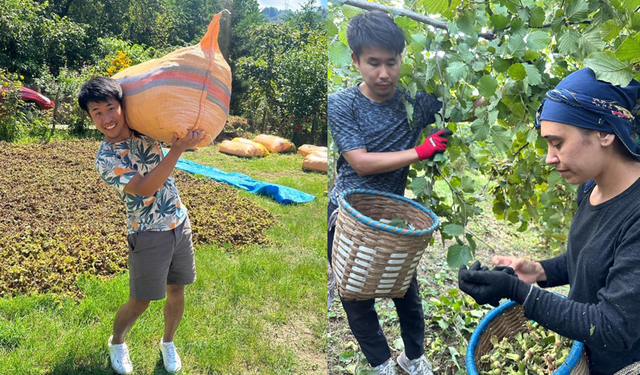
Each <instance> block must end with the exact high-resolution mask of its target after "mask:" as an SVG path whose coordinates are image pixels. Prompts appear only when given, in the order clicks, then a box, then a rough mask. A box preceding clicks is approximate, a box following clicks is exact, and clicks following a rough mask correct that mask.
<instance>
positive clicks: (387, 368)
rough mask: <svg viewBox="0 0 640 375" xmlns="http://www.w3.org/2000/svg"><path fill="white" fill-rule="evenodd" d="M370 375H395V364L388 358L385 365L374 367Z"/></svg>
mask: <svg viewBox="0 0 640 375" xmlns="http://www.w3.org/2000/svg"><path fill="white" fill-rule="evenodd" d="M371 373H373V374H375V375H396V362H395V361H394V360H393V359H392V358H389V359H388V360H387V361H386V362H385V363H383V364H381V365H378V366H376V367H374V368H373V371H372V372H371Z"/></svg>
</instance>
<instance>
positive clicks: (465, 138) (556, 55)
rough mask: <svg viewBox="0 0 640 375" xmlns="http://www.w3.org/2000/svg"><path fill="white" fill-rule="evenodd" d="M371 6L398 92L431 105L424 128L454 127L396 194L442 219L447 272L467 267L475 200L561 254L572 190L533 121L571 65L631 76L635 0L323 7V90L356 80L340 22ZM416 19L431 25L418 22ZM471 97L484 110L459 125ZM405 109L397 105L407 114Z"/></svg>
mask: <svg viewBox="0 0 640 375" xmlns="http://www.w3.org/2000/svg"><path fill="white" fill-rule="evenodd" d="M392 5H393V6H392ZM376 6H378V7H380V6H382V8H384V9H385V10H387V11H388V12H389V13H390V14H391V15H392V17H393V18H394V20H395V22H396V24H397V25H398V26H399V27H400V28H401V29H402V30H403V32H404V35H405V41H406V44H407V46H406V50H405V53H404V55H403V57H402V67H401V70H400V80H399V87H400V88H402V89H404V90H407V91H409V92H410V93H411V94H412V95H415V93H416V92H417V91H418V90H421V91H426V92H429V93H433V94H434V95H436V96H437V97H438V98H440V99H441V100H442V101H443V103H444V108H443V111H442V112H443V115H444V117H445V118H448V119H449V122H447V123H442V122H441V121H438V122H437V123H436V124H435V126H436V127H438V128H442V127H447V128H449V129H451V130H453V131H454V136H453V138H452V139H451V141H450V142H449V146H448V148H447V150H448V152H447V154H446V156H436V158H435V160H434V161H426V162H418V163H415V164H414V165H412V169H411V173H410V181H409V182H408V186H407V187H408V189H409V190H411V192H412V193H413V194H414V195H415V197H416V199H417V200H419V201H421V202H422V203H424V204H425V205H427V206H428V207H430V208H431V209H432V210H433V211H434V212H435V213H436V214H437V215H438V216H439V217H440V218H442V219H444V220H443V226H442V228H441V232H442V235H443V237H444V238H446V239H452V240H454V242H453V244H452V245H451V246H449V248H448V257H447V261H448V263H449V265H450V266H453V267H456V266H458V265H460V264H466V263H467V262H468V261H469V260H471V259H472V257H473V254H474V251H475V248H476V242H475V239H476V237H475V235H474V234H473V233H472V232H471V231H470V230H469V229H468V227H467V222H468V221H469V219H470V218H472V217H474V216H476V215H478V214H479V212H480V211H481V207H480V206H481V204H482V203H483V202H485V201H489V202H490V204H491V207H492V210H493V212H494V214H495V216H496V217H497V218H499V219H504V220H507V221H509V222H511V223H514V224H517V225H519V230H520V231H527V230H536V231H539V232H540V233H541V234H542V236H543V237H544V239H545V246H547V247H551V248H552V249H556V250H557V249H560V248H562V245H563V243H564V242H565V241H566V239H567V234H568V225H569V223H570V222H571V219H572V217H573V213H574V210H575V203H574V200H575V192H576V186H572V185H569V184H568V183H566V181H565V180H564V179H563V178H562V177H561V176H560V174H559V173H558V172H557V171H555V170H554V169H553V168H550V167H547V166H546V165H545V163H544V160H545V156H546V142H545V141H544V139H542V138H541V137H540V136H539V132H538V130H536V129H535V128H534V127H533V118H534V115H535V113H536V111H537V108H538V106H539V104H540V100H541V99H542V98H543V97H544V95H545V93H546V91H547V90H549V89H551V88H553V87H555V85H556V84H557V83H558V82H560V80H562V78H564V77H565V76H566V75H568V74H569V73H571V72H573V71H575V70H578V69H580V68H582V67H589V68H592V69H593V70H594V71H595V72H596V75H597V76H598V78H599V79H601V80H605V81H608V82H611V83H613V84H617V85H622V86H625V85H627V84H629V82H630V81H631V79H632V78H635V79H640V71H639V70H640V69H639V68H640V11H639V9H640V1H638V0H622V1H621V0H613V1H601V0H589V1H576V0H565V1H539V0H538V1H536V0H522V1H512V0H500V1H482V2H478V1H463V0H451V1H448V0H438V1H427V0H418V1H410V2H409V1H406V2H404V4H403V6H401V7H398V6H397V3H391V2H384V1H383V2H379V3H369V2H366V1H361V0H347V1H342V0H339V1H333V2H332V4H331V5H330V7H329V25H328V37H329V40H330V44H329V60H330V66H329V71H328V78H329V91H330V92H335V91H338V90H341V89H344V88H346V87H348V86H350V85H353V84H354V83H356V82H357V81H358V78H359V75H358V72H357V71H356V70H355V69H354V67H353V66H352V65H353V64H352V63H351V57H350V50H349V47H348V44H347V40H346V25H347V23H348V20H349V19H350V18H352V17H353V16H355V15H356V14H358V13H360V12H362V11H364V10H363V9H365V8H366V9H371V8H373V7H376ZM425 18H429V20H427V21H435V22H430V23H431V25H430V24H427V23H425ZM416 19H420V20H421V21H416ZM433 25H435V26H433ZM480 96H484V97H485V105H484V106H482V107H480V108H478V110H477V111H476V112H475V114H476V116H477V119H476V120H475V121H473V122H471V123H468V122H462V120H464V119H467V118H470V117H471V114H472V108H473V101H474V100H476V99H477V98H478V97H480ZM412 111H413V108H411V106H410V105H408V104H407V113H408V115H409V117H411V115H412ZM429 131H430V129H426V130H425V133H426V134H428V132H429ZM423 139H424V138H423ZM420 142H421V141H420ZM334 154H335V150H334ZM438 181H445V182H446V184H447V185H448V186H449V188H450V194H449V193H446V194H443V193H438V191H437V190H436V189H434V185H435V184H436V182H438Z"/></svg>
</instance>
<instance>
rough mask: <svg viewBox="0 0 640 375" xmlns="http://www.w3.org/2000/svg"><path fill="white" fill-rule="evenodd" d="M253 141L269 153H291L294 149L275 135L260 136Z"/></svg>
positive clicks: (291, 144)
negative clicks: (261, 145)
mask: <svg viewBox="0 0 640 375" xmlns="http://www.w3.org/2000/svg"><path fill="white" fill-rule="evenodd" d="M253 141H254V142H258V143H260V144H263V145H264V147H266V148H267V150H269V152H288V151H293V150H294V149H295V147H296V146H294V144H293V143H291V142H289V141H288V140H286V139H284V138H282V137H276V136H275V135H266V134H260V135H258V136H257V137H255V138H254V139H253Z"/></svg>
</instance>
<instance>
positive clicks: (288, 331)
mask: <svg viewBox="0 0 640 375" xmlns="http://www.w3.org/2000/svg"><path fill="white" fill-rule="evenodd" d="M311 325H312V324H310V322H308V321H304V320H302V319H299V318H294V319H292V320H291V321H288V322H287V323H286V324H285V325H281V326H276V327H274V328H273V329H269V330H268V331H269V332H272V333H273V338H272V339H271V340H272V341H273V342H275V343H276V344H278V345H282V346H285V347H288V348H292V349H293V350H294V351H295V357H296V359H297V362H298V364H299V368H298V370H299V371H300V372H299V373H300V374H309V375H326V374H327V357H326V355H325V354H324V353H323V352H321V351H319V350H318V348H319V347H322V339H321V338H318V337H317V336H316V335H315V334H314V333H313V331H312V330H311V329H310V328H309V327H310V326H311Z"/></svg>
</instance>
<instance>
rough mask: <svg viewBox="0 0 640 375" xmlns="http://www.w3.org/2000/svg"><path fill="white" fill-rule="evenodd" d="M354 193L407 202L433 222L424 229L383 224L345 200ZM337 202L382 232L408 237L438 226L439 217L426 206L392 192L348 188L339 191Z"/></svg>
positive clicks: (432, 229) (348, 211)
mask: <svg viewBox="0 0 640 375" xmlns="http://www.w3.org/2000/svg"><path fill="white" fill-rule="evenodd" d="M354 194H364V195H380V196H383V197H387V198H391V199H393V200H396V201H399V202H404V203H408V204H410V205H411V206H413V207H415V208H417V209H418V210H420V211H422V212H424V213H426V214H427V215H429V217H430V218H431V220H433V224H432V225H431V226H430V227H429V228H426V229H408V228H398V227H394V226H393V225H389V224H385V223H383V222H381V221H378V220H374V219H372V218H370V217H368V216H366V215H364V214H363V213H361V212H360V211H358V210H356V209H355V208H354V207H353V206H352V205H351V204H350V203H349V202H347V198H348V197H349V196H351V195H354ZM338 204H339V205H340V207H342V208H343V209H344V210H346V211H347V213H349V214H350V215H351V216H352V217H353V218H355V219H356V220H358V221H359V222H360V223H362V224H364V225H366V226H369V227H371V228H374V229H378V230H382V231H384V232H389V233H393V234H398V235H401V236H408V237H422V236H425V235H427V234H432V233H433V232H434V231H435V230H436V229H438V227H439V226H440V219H439V218H438V216H436V214H435V213H433V211H431V210H430V209H428V208H426V207H425V206H423V205H421V204H420V203H418V202H416V201H414V200H412V199H409V198H406V197H403V196H400V195H397V194H393V193H388V192H385V191H379V190H371V189H361V188H359V189H348V190H345V191H343V192H342V193H340V195H339V196H338Z"/></svg>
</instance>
